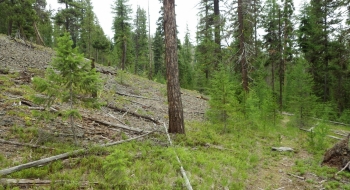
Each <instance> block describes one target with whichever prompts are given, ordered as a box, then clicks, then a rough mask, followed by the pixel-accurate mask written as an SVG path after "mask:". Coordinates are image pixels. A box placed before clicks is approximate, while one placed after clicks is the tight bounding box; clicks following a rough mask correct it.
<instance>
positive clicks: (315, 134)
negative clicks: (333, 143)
mask: <svg viewBox="0 0 350 190" xmlns="http://www.w3.org/2000/svg"><path fill="white" fill-rule="evenodd" d="M328 132H329V127H328V126H327V125H326V124H325V123H323V122H322V123H320V124H319V125H316V126H315V127H314V128H313V129H312V130H311V131H310V133H309V134H308V142H309V146H310V148H311V151H325V149H326V148H327V145H328V144H327V143H326V137H327V134H328Z"/></svg>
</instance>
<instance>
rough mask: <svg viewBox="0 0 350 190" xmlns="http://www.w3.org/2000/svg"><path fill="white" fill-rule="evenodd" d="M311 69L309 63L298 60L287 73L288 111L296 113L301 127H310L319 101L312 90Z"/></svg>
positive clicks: (301, 59)
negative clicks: (311, 117)
mask: <svg viewBox="0 0 350 190" xmlns="http://www.w3.org/2000/svg"><path fill="white" fill-rule="evenodd" d="M309 69H310V67H309V65H308V63H307V61H306V60H305V59H303V58H298V59H297V60H296V63H295V65H294V66H293V67H291V68H290V70H289V72H288V73H287V78H288V80H287V83H286V104H287V107H288V110H290V111H292V112H294V114H295V117H296V120H297V123H298V126H299V127H303V126H305V125H308V121H309V119H310V116H312V115H313V110H314V108H315V103H316V100H317V98H316V96H315V95H314V93H313V90H312V87H313V78H312V75H311V74H310V73H309Z"/></svg>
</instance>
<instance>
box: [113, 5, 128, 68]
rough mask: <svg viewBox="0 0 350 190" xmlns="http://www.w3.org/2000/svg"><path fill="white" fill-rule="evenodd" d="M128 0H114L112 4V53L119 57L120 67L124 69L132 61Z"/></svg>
mask: <svg viewBox="0 0 350 190" xmlns="http://www.w3.org/2000/svg"><path fill="white" fill-rule="evenodd" d="M127 3H128V0H116V1H115V4H114V6H113V13H114V14H115V17H114V21H113V30H114V37H113V39H114V47H113V48H114V49H115V51H114V53H116V56H117V57H118V58H119V62H118V63H120V64H121V65H120V68H121V69H122V70H124V69H126V68H127V66H129V65H131V63H132V55H131V48H132V40H131V39H132V38H131V37H132V36H131V24H130V23H129V21H130V20H131V18H130V14H131V8H130V5H128V4H127Z"/></svg>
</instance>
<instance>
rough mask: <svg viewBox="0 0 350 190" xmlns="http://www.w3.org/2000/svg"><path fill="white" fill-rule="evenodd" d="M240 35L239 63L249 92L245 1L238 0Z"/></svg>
mask: <svg viewBox="0 0 350 190" xmlns="http://www.w3.org/2000/svg"><path fill="white" fill-rule="evenodd" d="M238 24H239V28H238V30H239V31H238V33H239V56H240V60H239V63H240V65H241V69H242V70H241V72H242V86H243V89H244V91H246V92H248V91H249V89H248V71H247V70H248V69H247V59H246V51H245V45H244V43H245V38H244V37H245V36H244V21H243V0H238Z"/></svg>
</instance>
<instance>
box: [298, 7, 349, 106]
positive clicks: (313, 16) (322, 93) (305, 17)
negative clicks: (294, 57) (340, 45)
mask: <svg viewBox="0 0 350 190" xmlns="http://www.w3.org/2000/svg"><path fill="white" fill-rule="evenodd" d="M341 3H342V2H341V1H323V0H311V1H310V5H307V4H304V6H303V8H302V10H301V16H300V22H301V24H300V28H299V45H300V47H301V50H302V51H303V53H304V54H305V58H306V60H307V61H308V62H309V63H310V64H311V74H312V76H313V79H314V88H313V90H314V92H315V94H316V95H317V97H320V98H321V99H322V101H323V102H327V101H330V100H331V96H330V88H331V86H330V84H331V83H332V82H331V77H330V72H329V70H330V61H331V60H330V50H331V49H332V47H331V36H332V35H333V33H334V32H335V30H336V28H337V27H336V25H338V24H339V23H340V22H341V19H340V18H341V17H340V16H341V14H340V11H339V10H340V8H341V5H342V4H341Z"/></svg>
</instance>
